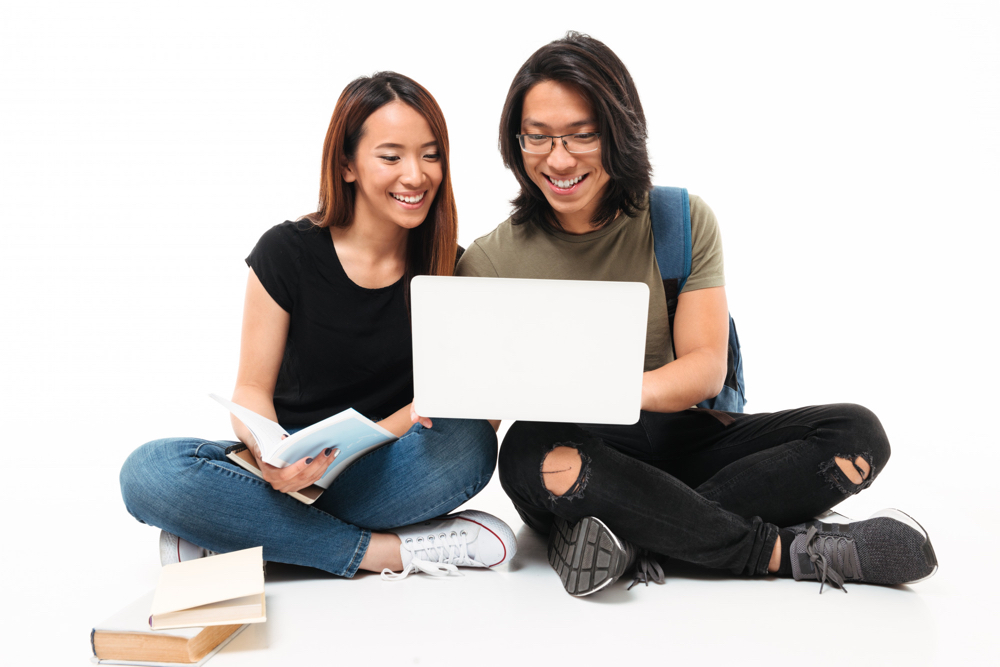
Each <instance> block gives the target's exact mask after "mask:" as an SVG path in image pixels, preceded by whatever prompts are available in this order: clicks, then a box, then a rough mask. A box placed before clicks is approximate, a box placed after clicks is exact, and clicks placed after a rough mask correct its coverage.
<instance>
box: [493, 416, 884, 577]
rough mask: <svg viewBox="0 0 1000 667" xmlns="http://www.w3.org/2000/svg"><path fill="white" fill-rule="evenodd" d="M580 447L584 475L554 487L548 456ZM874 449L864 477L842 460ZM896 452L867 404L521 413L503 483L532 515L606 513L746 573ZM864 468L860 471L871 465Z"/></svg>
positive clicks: (699, 559) (617, 525)
mask: <svg viewBox="0 0 1000 667" xmlns="http://www.w3.org/2000/svg"><path fill="white" fill-rule="evenodd" d="M560 445H564V446H567V447H572V448H574V449H576V450H577V451H578V452H579V454H580V459H581V463H582V465H581V469H580V473H579V476H578V477H577V480H576V483H575V484H574V485H573V486H572V487H571V488H570V489H569V491H567V492H566V493H565V494H563V495H562V496H555V495H553V494H552V493H550V492H549V491H548V489H546V487H545V481H544V479H543V476H542V473H541V467H542V463H543V461H544V459H545V456H546V455H547V454H548V453H549V452H550V451H551V450H552V449H554V448H555V447H558V446H560ZM838 457H839V458H843V459H846V460H848V461H850V462H852V464H853V465H855V467H856V468H857V467H858V466H857V464H856V463H854V462H855V461H856V459H857V458H858V457H861V458H863V459H864V460H865V461H866V462H867V463H868V465H869V467H870V472H868V475H867V478H864V477H865V475H864V474H862V475H861V477H862V478H864V480H863V481H862V483H861V484H855V483H853V482H851V481H850V479H849V478H848V477H847V475H846V474H845V473H844V471H843V470H842V469H841V468H840V466H839V465H838V464H837V462H836V461H835V458H838ZM888 459H889V441H888V439H887V438H886V435H885V430H884V429H883V428H882V425H881V423H879V420H878V418H877V417H876V416H875V415H874V414H873V413H872V412H871V411H869V410H868V409H866V408H863V407H861V406H859V405H851V404H838V405H822V406H815V407H808V408H800V409H798V410H785V411H783V412H775V413H770V414H736V413H723V412H715V411H710V410H697V409H692V410H685V411H683V412H676V413H670V414H661V413H654V412H643V413H642V415H641V417H640V419H639V421H638V422H637V423H635V424H633V425H630V426H610V425H598V424H554V423H542V422H516V423H515V424H514V425H513V426H511V428H510V430H509V431H508V432H507V435H506V437H505V438H504V440H503V444H502V446H501V448H500V460H499V466H498V467H499V470H500V483H501V484H502V485H503V489H504V491H506V493H507V495H508V496H510V498H511V500H512V501H513V502H514V506H515V507H516V508H517V511H518V513H519V514H520V515H521V518H522V519H523V520H524V522H525V524H527V525H528V526H530V527H531V528H534V529H535V530H538V531H542V532H548V530H549V527H550V525H551V523H552V518H553V516H559V517H562V518H563V519H567V520H570V521H575V520H578V519H580V518H582V517H584V516H596V517H598V518H599V519H601V520H602V521H604V522H605V523H606V524H607V525H608V527H609V528H611V530H613V531H614V532H615V534H616V535H618V536H620V537H622V538H623V539H626V540H628V541H629V542H632V543H633V544H635V545H637V546H639V547H642V548H645V549H649V550H650V551H652V552H654V553H658V554H665V555H667V556H671V557H673V558H678V559H680V560H684V561H689V562H692V563H698V564H701V565H704V566H706V567H711V568H719V569H727V570H731V571H733V572H736V573H744V574H750V575H753V574H764V573H766V572H767V566H768V562H769V560H770V558H771V552H772V551H773V549H774V544H775V541H776V540H777V538H778V527H779V526H781V527H784V526H791V525H794V524H797V523H801V522H803V521H806V520H808V519H810V518H811V517H813V516H816V515H817V514H821V513H822V512H825V511H826V510H828V509H830V508H831V507H833V506H834V505H836V504H837V503H839V502H840V501H842V500H844V499H845V498H846V497H847V496H848V495H851V494H854V493H857V492H858V491H860V490H861V489H864V488H867V487H868V486H869V485H870V484H871V483H872V481H873V480H874V479H875V477H876V476H877V475H878V473H879V472H880V471H881V469H882V467H883V466H884V465H885V463H886V461H887V460H888ZM860 470H861V469H860V468H859V472H860Z"/></svg>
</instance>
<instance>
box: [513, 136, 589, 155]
mask: <svg viewBox="0 0 1000 667" xmlns="http://www.w3.org/2000/svg"><path fill="white" fill-rule="evenodd" d="M514 136H516V137H517V140H518V141H520V142H521V150H522V151H524V152H525V153H534V154H536V155H545V154H546V153H551V152H552V149H553V148H555V147H556V139H562V143H563V146H564V147H565V148H566V152H567V153H593V152H594V151H596V150H599V149H600V147H601V133H600V132H577V133H575V134H562V135H559V136H553V135H551V134H516V135H514Z"/></svg>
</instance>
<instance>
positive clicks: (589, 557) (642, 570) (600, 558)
mask: <svg viewBox="0 0 1000 667" xmlns="http://www.w3.org/2000/svg"><path fill="white" fill-rule="evenodd" d="M548 557H549V564H550V565H551V566H552V568H553V569H554V570H555V571H556V573H557V574H558V575H559V578H560V579H561V580H562V584H563V587H564V588H565V589H566V592H567V593H569V594H570V595H573V596H576V597H583V596H584V595H590V594H591V593H596V592H597V591H599V590H601V589H602V588H606V587H608V586H610V585H611V584H613V583H614V582H615V581H617V580H618V579H619V577H621V576H622V575H623V574H625V572H627V571H628V570H629V568H634V573H633V574H634V581H633V582H632V584H631V585H630V586H629V588H630V589H631V588H632V586H635V585H636V584H637V583H644V584H646V585H647V586H648V585H649V582H650V581H654V582H656V583H658V584H662V583H663V580H664V578H663V569H662V568H661V567H660V564H659V563H657V562H656V561H655V560H653V559H652V558H649V557H648V556H647V554H646V553H645V552H643V551H642V550H640V549H638V548H636V547H634V546H633V545H631V544H629V543H628V542H626V541H625V540H622V539H619V538H618V537H616V536H615V534H614V533H613V532H611V529H610V528H608V527H607V526H606V525H604V522H603V521H601V520H600V519H598V518H597V517H593V516H587V517H584V518H582V519H580V520H579V521H577V522H576V523H570V522H569V521H566V520H565V519H560V518H556V519H555V521H554V522H553V524H552V530H551V532H550V533H549V549H548Z"/></svg>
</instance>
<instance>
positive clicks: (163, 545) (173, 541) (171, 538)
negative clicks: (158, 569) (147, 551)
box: [160, 530, 218, 565]
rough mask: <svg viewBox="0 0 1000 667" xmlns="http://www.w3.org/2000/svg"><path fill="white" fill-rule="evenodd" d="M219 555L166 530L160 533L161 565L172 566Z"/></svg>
mask: <svg viewBox="0 0 1000 667" xmlns="http://www.w3.org/2000/svg"><path fill="white" fill-rule="evenodd" d="M216 555H218V554H217V553H216V552H214V551H209V550H208V549H206V548H205V547H199V546H198V545H197V544H192V543H191V542H188V541H187V540H185V539H182V538H180V537H177V536H176V535H174V534H173V533H168V532H167V531H165V530H161V531H160V565H171V564H173V563H181V562H184V561H189V560H195V559H196V558H204V557H205V556H216Z"/></svg>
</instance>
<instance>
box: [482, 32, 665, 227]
mask: <svg viewBox="0 0 1000 667" xmlns="http://www.w3.org/2000/svg"><path fill="white" fill-rule="evenodd" d="M543 81H558V82H559V83H562V84H565V85H568V86H572V87H573V88H574V89H575V90H577V91H579V92H580V94H581V95H583V96H584V97H585V98H586V100H587V102H588V103H589V104H590V108H591V109H592V111H593V114H594V116H595V120H596V121H597V123H598V128H599V131H600V133H601V165H602V166H603V167H604V171H606V172H607V174H608V176H609V177H610V180H609V181H608V184H607V186H606V188H605V191H604V195H603V196H602V197H601V200H600V202H599V203H598V206H597V209H596V210H595V212H594V217H593V219H592V220H591V224H593V226H594V227H601V226H603V225H605V224H607V223H609V222H611V221H612V220H613V219H614V218H615V214H616V213H618V212H619V211H621V212H622V213H624V214H625V215H635V214H636V212H637V211H638V210H639V209H641V208H642V207H643V200H644V198H645V197H646V194H647V193H648V192H649V191H650V190H651V189H652V187H653V182H652V179H651V172H652V166H651V165H650V164H649V154H648V153H647V152H646V116H645V114H643V112H642V104H641V103H640V102H639V93H638V91H637V90H636V88H635V83H634V82H633V81H632V77H631V75H629V73H628V69H626V68H625V64H624V63H623V62H622V61H621V59H620V58H619V57H618V56H617V55H615V52H614V51H612V50H611V49H609V48H608V47H607V46H605V45H604V44H603V43H602V42H600V41H598V40H596V39H594V38H593V37H590V36H589V35H582V34H580V33H578V32H572V31H571V32H567V33H566V36H565V37H564V38H562V39H557V40H556V41H554V42H550V43H549V44H546V45H545V46H543V47H542V48H540V49H538V50H537V51H535V52H534V53H533V54H531V57H530V58H528V60H527V61H525V63H524V64H523V65H521V69H519V70H518V72H517V74H516V75H514V81H513V82H512V83H511V84H510V90H509V91H508V92H507V100H506V101H505V102H504V105H503V113H502V114H501V115H500V154H501V155H502V156H503V163H504V166H505V167H507V168H508V169H510V170H511V171H513V172H514V176H515V177H516V178H517V182H518V183H520V184H521V191H520V192H519V193H518V195H517V196H516V197H514V199H512V200H511V202H510V203H511V205H513V207H514V210H513V211H512V212H511V218H512V222H513V223H514V224H515V225H519V224H522V223H524V222H528V221H531V222H532V223H534V224H538V225H540V226H541V227H543V228H547V229H559V222H558V221H557V220H556V217H555V215H554V213H553V211H552V208H551V207H550V206H549V203H548V201H546V199H545V195H544V194H542V191H541V190H540V189H539V188H538V186H537V185H535V183H534V181H532V180H531V178H530V177H529V176H528V172H527V171H526V170H525V168H524V158H523V156H522V155H521V146H520V144H519V142H518V140H517V137H516V136H515V135H517V134H519V133H520V132H521V112H522V107H523V106H524V96H525V95H526V94H527V93H528V90H530V89H531V87H532V86H534V85H535V84H538V83H541V82H543Z"/></svg>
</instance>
